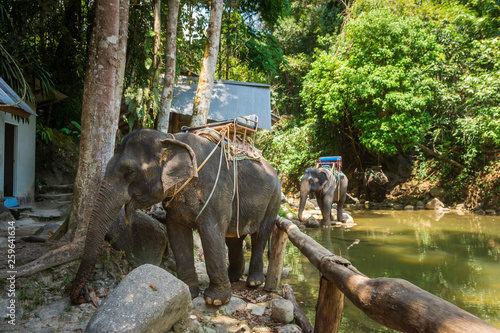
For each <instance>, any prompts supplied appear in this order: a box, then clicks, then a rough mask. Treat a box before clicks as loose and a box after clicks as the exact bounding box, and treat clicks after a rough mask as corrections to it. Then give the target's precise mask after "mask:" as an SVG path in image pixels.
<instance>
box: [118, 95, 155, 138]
mask: <svg viewBox="0 0 500 333" xmlns="http://www.w3.org/2000/svg"><path fill="white" fill-rule="evenodd" d="M124 97H125V104H127V106H128V110H129V111H130V113H129V114H128V117H125V116H123V119H124V120H125V121H126V122H127V123H128V125H129V128H130V130H132V129H134V128H136V127H135V126H139V127H149V128H154V119H155V117H156V115H157V112H158V111H157V110H158V109H159V105H160V102H159V99H158V95H157V94H155V93H154V92H153V91H151V90H150V89H149V88H147V87H146V88H141V87H139V86H130V87H128V88H127V90H125V93H124ZM148 101H152V103H153V104H152V109H153V110H155V111H153V112H150V109H149V108H148Z"/></svg>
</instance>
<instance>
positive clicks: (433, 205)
mask: <svg viewBox="0 0 500 333" xmlns="http://www.w3.org/2000/svg"><path fill="white" fill-rule="evenodd" d="M443 208H444V204H443V203H442V202H441V200H439V199H438V198H434V199H432V200H431V201H429V202H428V203H426V204H425V209H431V210H433V209H434V210H436V209H437V210H439V209H443Z"/></svg>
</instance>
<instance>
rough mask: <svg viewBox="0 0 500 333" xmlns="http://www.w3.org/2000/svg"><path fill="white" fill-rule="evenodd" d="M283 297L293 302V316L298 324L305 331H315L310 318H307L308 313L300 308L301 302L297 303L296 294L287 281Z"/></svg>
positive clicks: (305, 332)
mask: <svg viewBox="0 0 500 333" xmlns="http://www.w3.org/2000/svg"><path fill="white" fill-rule="evenodd" d="M283 297H284V298H285V299H287V300H289V301H290V302H292V303H293V316H294V317H295V321H296V322H297V325H299V326H300V328H301V329H302V331H304V333H313V332H314V329H313V327H312V325H311V323H310V322H309V319H307V317H306V314H305V313H304V311H302V309H301V308H300V306H299V303H297V300H296V299H295V294H294V293H293V290H292V287H290V285H289V284H286V283H285V284H284V285H283Z"/></svg>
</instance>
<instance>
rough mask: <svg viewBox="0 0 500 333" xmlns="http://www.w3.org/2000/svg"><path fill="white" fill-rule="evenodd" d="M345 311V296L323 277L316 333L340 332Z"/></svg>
mask: <svg viewBox="0 0 500 333" xmlns="http://www.w3.org/2000/svg"><path fill="white" fill-rule="evenodd" d="M343 309H344V294H343V293H342V292H341V291H340V290H339V289H338V288H337V287H336V286H335V284H334V283H333V282H330V281H328V280H327V279H326V278H325V277H324V276H322V277H321V280H320V283H319V296H318V303H317V304H316V320H315V323H316V324H315V325H314V333H326V332H328V333H337V332H338V331H339V330H340V322H341V320H342V310H343Z"/></svg>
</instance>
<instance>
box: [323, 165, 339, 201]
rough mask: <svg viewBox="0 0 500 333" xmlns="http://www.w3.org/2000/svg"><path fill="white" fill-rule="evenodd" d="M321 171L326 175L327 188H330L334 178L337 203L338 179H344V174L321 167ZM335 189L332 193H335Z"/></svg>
mask: <svg viewBox="0 0 500 333" xmlns="http://www.w3.org/2000/svg"><path fill="white" fill-rule="evenodd" d="M321 170H324V171H326V173H327V174H328V186H327V188H328V187H330V186H331V183H332V178H333V177H335V181H336V182H337V186H336V188H335V189H336V190H337V202H338V201H340V179H342V178H343V177H344V173H343V172H342V171H337V170H335V169H332V168H330V167H328V166H325V167H322V168H321ZM326 184H327V183H325V184H323V186H325V185H326ZM335 189H334V190H333V192H335Z"/></svg>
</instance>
